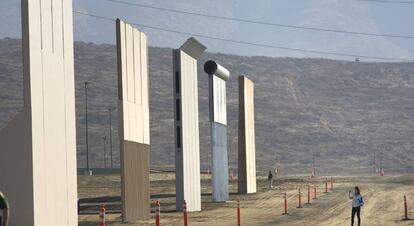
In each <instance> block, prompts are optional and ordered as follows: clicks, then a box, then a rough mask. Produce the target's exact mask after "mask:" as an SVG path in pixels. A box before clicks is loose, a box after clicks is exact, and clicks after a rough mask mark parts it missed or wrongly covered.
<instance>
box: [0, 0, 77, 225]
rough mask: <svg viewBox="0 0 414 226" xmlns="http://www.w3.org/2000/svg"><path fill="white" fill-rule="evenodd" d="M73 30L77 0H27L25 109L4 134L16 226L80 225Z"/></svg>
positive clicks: (2, 172)
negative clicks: (73, 8) (73, 2)
mask: <svg viewBox="0 0 414 226" xmlns="http://www.w3.org/2000/svg"><path fill="white" fill-rule="evenodd" d="M72 30H73V28H72V1H71V0H62V1H50V0H39V1H29V0H23V1H22V33H23V35H22V39H23V73H24V75H23V76H24V109H23V110H22V111H21V113H19V114H18V115H17V116H16V118H15V119H14V120H13V121H12V122H11V123H10V124H9V125H8V126H7V127H6V128H5V129H4V130H3V131H2V132H1V133H0V146H1V147H2V149H3V148H4V150H5V151H4V152H2V156H3V157H2V158H1V159H0V178H2V188H1V189H2V190H3V191H4V193H6V194H7V196H8V198H9V200H10V202H11V206H12V208H13V211H12V216H11V225H12V226H13V225H63V226H64V225H77V209H76V208H77V205H76V196H77V180H76V140H75V139H76V134H75V90H74V70H73V31H72ZM6 161H7V163H6ZM20 164H23V165H24V166H22V167H21V170H17V172H16V173H15V171H13V175H12V176H13V177H15V178H11V177H10V175H8V174H10V169H11V168H13V169H16V167H18V166H19V165H20ZM3 167H4V168H3ZM18 168H20V167H18ZM23 169H24V170H23ZM3 178H4V179H3ZM62 209H63V210H65V211H62Z"/></svg>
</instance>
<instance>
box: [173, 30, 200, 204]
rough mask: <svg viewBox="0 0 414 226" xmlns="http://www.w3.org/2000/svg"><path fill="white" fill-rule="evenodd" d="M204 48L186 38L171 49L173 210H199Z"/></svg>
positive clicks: (193, 40) (192, 39)
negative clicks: (199, 71) (200, 59)
mask: <svg viewBox="0 0 414 226" xmlns="http://www.w3.org/2000/svg"><path fill="white" fill-rule="evenodd" d="M204 50H205V47H204V46H203V45H202V44H200V43H199V42H198V41H197V40H195V39H194V38H190V39H188V40H187V42H185V43H184V44H183V46H181V48H180V49H177V50H174V52H173V60H174V96H175V98H174V101H175V103H174V106H175V108H174V110H175V111H174V112H175V156H176V192H177V199H176V208H177V210H178V211H181V210H182V204H183V202H184V200H185V201H186V202H187V210H188V211H200V210H201V189H200V144H199V125H198V88H197V86H198V82H197V58H198V56H199V55H200V54H201V53H202V52H203V51H204Z"/></svg>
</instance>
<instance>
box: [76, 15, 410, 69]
mask: <svg viewBox="0 0 414 226" xmlns="http://www.w3.org/2000/svg"><path fill="white" fill-rule="evenodd" d="M73 12H74V13H77V14H80V15H84V16H88V17H94V18H98V19H102V20H107V21H111V22H113V21H115V18H109V17H104V16H99V15H94V14H90V13H85V12H80V11H76V10H73ZM128 23H130V24H132V25H135V26H140V27H145V28H149V29H154V30H160V31H165V32H170V33H176V34H181V35H189V36H195V37H200V38H206V39H211V40H218V41H223V42H231V43H237V44H243V45H251V46H258V47H265V48H271V49H281V50H287V51H295V52H302V53H312V54H326V55H333V56H342V57H352V58H365V59H374V60H384V61H406V62H413V61H414V59H404V58H391V57H377V56H368V55H358V54H350V53H338V52H328V51H321V50H309V49H300V48H291V47H284V46H275V45H269V44H261V43H254V42H247V41H241V40H233V39H226V38H220V37H214V36H209V35H203V34H195V33H190V32H184V31H177V30H172V29H167V28H161V27H156V26H151V25H145V24H140V23H132V22H128Z"/></svg>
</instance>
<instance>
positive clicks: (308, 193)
mask: <svg viewBox="0 0 414 226" xmlns="http://www.w3.org/2000/svg"><path fill="white" fill-rule="evenodd" d="M306 204H311V203H310V185H309V184H308V202H307V203H306Z"/></svg>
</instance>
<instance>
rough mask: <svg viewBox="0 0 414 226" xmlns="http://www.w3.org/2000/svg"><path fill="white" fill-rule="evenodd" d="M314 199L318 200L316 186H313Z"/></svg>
mask: <svg viewBox="0 0 414 226" xmlns="http://www.w3.org/2000/svg"><path fill="white" fill-rule="evenodd" d="M313 199H316V185H313Z"/></svg>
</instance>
